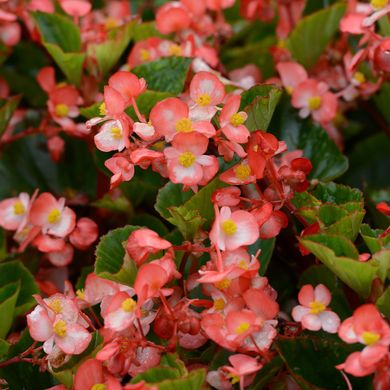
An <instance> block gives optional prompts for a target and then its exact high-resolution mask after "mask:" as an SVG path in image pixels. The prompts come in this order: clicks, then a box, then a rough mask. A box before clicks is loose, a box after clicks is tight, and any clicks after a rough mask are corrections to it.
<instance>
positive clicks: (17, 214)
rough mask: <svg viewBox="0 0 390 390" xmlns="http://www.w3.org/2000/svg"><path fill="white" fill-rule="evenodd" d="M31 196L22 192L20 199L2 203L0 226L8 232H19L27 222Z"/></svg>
mask: <svg viewBox="0 0 390 390" xmlns="http://www.w3.org/2000/svg"><path fill="white" fill-rule="evenodd" d="M29 208H30V196H29V195H28V194H27V193H26V192H22V193H21V194H19V196H18V197H15V198H8V199H4V200H2V201H1V202H0V226H1V227H2V228H4V229H6V230H19V229H20V228H23V226H24V225H25V223H26V222H27V218H28V212H29Z"/></svg>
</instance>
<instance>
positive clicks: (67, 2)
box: [60, 0, 92, 18]
mask: <svg viewBox="0 0 390 390" xmlns="http://www.w3.org/2000/svg"><path fill="white" fill-rule="evenodd" d="M60 5H61V8H62V9H63V10H64V11H65V12H66V13H67V14H68V15H70V16H73V17H76V18H78V17H81V16H85V15H87V14H88V13H89V12H90V11H91V9H92V4H91V3H90V2H89V1H85V0H60Z"/></svg>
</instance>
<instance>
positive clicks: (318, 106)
mask: <svg viewBox="0 0 390 390" xmlns="http://www.w3.org/2000/svg"><path fill="white" fill-rule="evenodd" d="M291 104H292V106H293V107H295V108H300V111H299V116H300V117H301V118H306V117H308V116H309V115H310V114H311V115H312V116H313V119H314V120H315V121H317V122H319V123H328V122H330V121H332V120H333V119H334V118H335V116H336V113H337V97H336V95H334V94H333V93H332V92H329V91H328V85H327V84H326V83H324V82H321V81H320V82H318V81H316V80H313V79H308V80H306V81H304V82H302V83H300V84H299V87H297V88H295V89H294V91H293V93H292V99H291Z"/></svg>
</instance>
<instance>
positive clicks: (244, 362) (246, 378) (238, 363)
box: [222, 354, 263, 390]
mask: <svg viewBox="0 0 390 390" xmlns="http://www.w3.org/2000/svg"><path fill="white" fill-rule="evenodd" d="M229 362H230V364H231V365H232V366H231V367H230V366H223V367H222V369H223V370H225V371H227V372H228V376H229V377H230V379H231V383H232V385H234V384H235V383H239V384H240V390H243V389H244V387H246V386H249V385H250V384H251V383H252V382H253V379H254V374H255V373H256V372H257V371H259V370H260V369H261V368H262V367H263V365H262V364H261V363H259V362H258V361H257V359H255V358H252V357H250V356H247V355H244V354H237V355H232V356H229Z"/></svg>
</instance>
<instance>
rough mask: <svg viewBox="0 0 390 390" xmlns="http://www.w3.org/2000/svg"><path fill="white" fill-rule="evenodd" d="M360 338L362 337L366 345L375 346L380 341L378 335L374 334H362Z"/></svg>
mask: <svg viewBox="0 0 390 390" xmlns="http://www.w3.org/2000/svg"><path fill="white" fill-rule="evenodd" d="M362 337H363V341H364V344H366V345H372V344H375V343H376V342H377V341H378V340H379V339H380V335H379V333H375V332H363V336H362Z"/></svg>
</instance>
